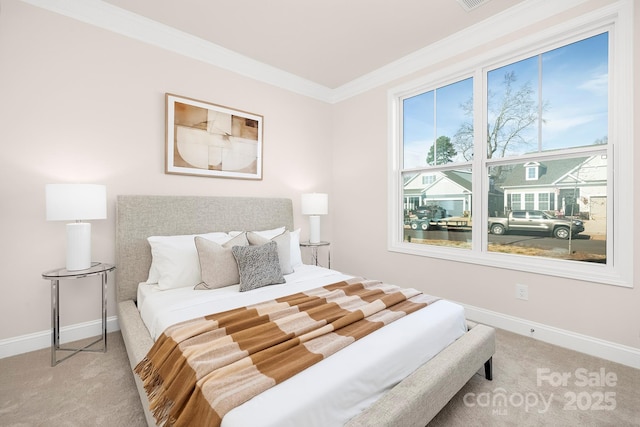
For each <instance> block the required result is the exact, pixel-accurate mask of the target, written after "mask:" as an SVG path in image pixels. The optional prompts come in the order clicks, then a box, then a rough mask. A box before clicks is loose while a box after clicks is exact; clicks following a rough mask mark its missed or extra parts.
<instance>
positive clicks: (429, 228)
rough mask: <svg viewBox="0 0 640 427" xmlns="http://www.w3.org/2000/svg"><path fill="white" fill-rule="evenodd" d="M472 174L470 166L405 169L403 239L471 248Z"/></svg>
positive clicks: (419, 242)
mask: <svg viewBox="0 0 640 427" xmlns="http://www.w3.org/2000/svg"><path fill="white" fill-rule="evenodd" d="M425 177H432V178H429V179H423V178H425ZM471 178H472V176H471V169H463V170H447V171H439V172H428V171H425V172H417V173H416V172H411V173H409V172H405V173H404V174H403V182H404V191H403V197H404V241H405V242H411V243H418V244H429V245H438V246H451V247H461V248H466V249H470V248H471Z"/></svg>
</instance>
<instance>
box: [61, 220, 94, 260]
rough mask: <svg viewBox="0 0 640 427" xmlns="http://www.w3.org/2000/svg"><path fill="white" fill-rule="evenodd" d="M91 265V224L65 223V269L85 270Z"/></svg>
mask: <svg viewBox="0 0 640 427" xmlns="http://www.w3.org/2000/svg"><path fill="white" fill-rule="evenodd" d="M89 267H91V224H90V223H88V222H74V223H71V224H67V266H66V268H67V270H68V271H76V270H85V269H87V268H89Z"/></svg>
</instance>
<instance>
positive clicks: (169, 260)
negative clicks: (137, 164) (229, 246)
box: [147, 232, 231, 289]
mask: <svg viewBox="0 0 640 427" xmlns="http://www.w3.org/2000/svg"><path fill="white" fill-rule="evenodd" d="M196 236H200V237H202V238H205V239H208V240H211V241H213V242H216V243H218V244H221V245H222V244H224V243H226V242H228V241H229V240H231V237H230V236H229V235H228V234H227V233H221V232H217V233H205V234H187V235H180V236H151V237H148V238H147V241H148V242H149V245H151V258H152V260H151V268H149V278H148V279H147V283H157V284H158V287H159V288H160V289H172V288H181V287H183V286H195V285H197V284H198V283H200V282H201V281H202V279H201V278H200V265H199V263H198V252H197V250H196V244H195V242H194V238H195V237H196Z"/></svg>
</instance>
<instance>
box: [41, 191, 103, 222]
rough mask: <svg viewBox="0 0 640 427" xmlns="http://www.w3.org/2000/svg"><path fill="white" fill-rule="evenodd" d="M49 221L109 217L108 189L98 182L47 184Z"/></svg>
mask: <svg viewBox="0 0 640 427" xmlns="http://www.w3.org/2000/svg"><path fill="white" fill-rule="evenodd" d="M46 198H47V221H80V220H87V219H105V218H106V217H107V189H106V187H105V186H104V185H97V184H47V186H46Z"/></svg>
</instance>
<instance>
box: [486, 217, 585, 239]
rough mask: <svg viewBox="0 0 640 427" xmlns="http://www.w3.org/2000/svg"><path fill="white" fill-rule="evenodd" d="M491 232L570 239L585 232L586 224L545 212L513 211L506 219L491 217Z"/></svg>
mask: <svg viewBox="0 0 640 427" xmlns="http://www.w3.org/2000/svg"><path fill="white" fill-rule="evenodd" d="M489 231H490V232H491V233H492V234H505V233H508V232H512V233H516V234H517V233H518V232H542V233H545V234H548V235H553V236H555V237H556V238H558V239H568V238H569V235H573V236H575V235H576V234H578V233H581V232H583V231H584V224H583V223H582V221H580V220H578V219H568V218H556V217H554V216H551V215H549V214H547V213H545V212H543V211H537V210H522V211H519V210H518V211H511V212H509V215H508V216H507V217H506V218H501V217H490V218H489Z"/></svg>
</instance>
